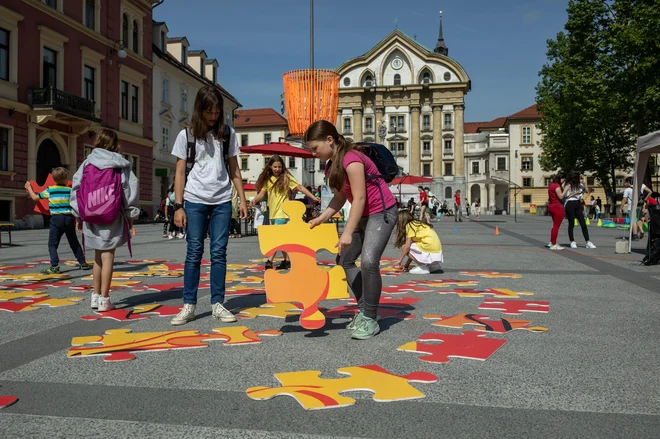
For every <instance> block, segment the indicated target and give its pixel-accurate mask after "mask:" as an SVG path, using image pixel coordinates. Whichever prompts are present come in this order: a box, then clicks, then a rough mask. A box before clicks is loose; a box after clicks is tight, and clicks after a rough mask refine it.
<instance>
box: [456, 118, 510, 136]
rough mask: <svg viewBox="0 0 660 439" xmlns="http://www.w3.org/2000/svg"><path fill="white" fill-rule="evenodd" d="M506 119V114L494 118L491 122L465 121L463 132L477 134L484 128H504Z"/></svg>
mask: <svg viewBox="0 0 660 439" xmlns="http://www.w3.org/2000/svg"><path fill="white" fill-rule="evenodd" d="M506 120H507V118H506V116H504V117H498V118H497V119H493V120H491V121H489V122H465V124H464V126H463V132H464V133H465V134H475V133H479V132H481V131H482V130H495V129H499V128H504V124H505V123H506Z"/></svg>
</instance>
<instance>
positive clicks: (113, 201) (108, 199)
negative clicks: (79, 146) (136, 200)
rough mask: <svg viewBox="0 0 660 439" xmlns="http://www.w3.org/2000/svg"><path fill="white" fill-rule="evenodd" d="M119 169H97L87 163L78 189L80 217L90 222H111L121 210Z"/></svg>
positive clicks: (121, 192)
mask: <svg viewBox="0 0 660 439" xmlns="http://www.w3.org/2000/svg"><path fill="white" fill-rule="evenodd" d="M122 194H123V191H122V186H121V169H119V168H106V169H99V168H97V167H96V166H94V165H92V164H89V163H88V164H87V166H85V169H84V171H83V175H82V178H81V181H80V188H79V189H78V194H77V195H78V196H77V199H78V211H79V213H80V219H81V220H82V221H84V222H86V223H90V224H111V223H112V222H113V221H114V220H115V219H117V216H119V214H120V213H121V211H122Z"/></svg>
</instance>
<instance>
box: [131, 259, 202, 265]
mask: <svg viewBox="0 0 660 439" xmlns="http://www.w3.org/2000/svg"><path fill="white" fill-rule="evenodd" d="M169 261H170V260H169V259H144V260H138V259H129V260H127V261H124V263H126V264H131V265H141V264H164V263H165V262H169ZM202 262H204V261H202ZM206 262H208V261H206Z"/></svg>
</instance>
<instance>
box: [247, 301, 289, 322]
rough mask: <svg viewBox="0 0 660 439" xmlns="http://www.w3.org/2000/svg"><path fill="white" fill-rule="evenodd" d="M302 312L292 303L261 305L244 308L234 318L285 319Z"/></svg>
mask: <svg viewBox="0 0 660 439" xmlns="http://www.w3.org/2000/svg"><path fill="white" fill-rule="evenodd" d="M301 312H302V310H301V309H300V308H299V307H298V306H297V305H295V304H293V303H286V302H280V303H272V304H266V305H261V306H259V307H256V308H245V309H243V310H241V311H240V312H239V313H238V314H236V317H243V318H244V319H254V318H256V317H260V316H263V317H277V318H280V319H285V318H287V317H289V316H297V315H300V313H301Z"/></svg>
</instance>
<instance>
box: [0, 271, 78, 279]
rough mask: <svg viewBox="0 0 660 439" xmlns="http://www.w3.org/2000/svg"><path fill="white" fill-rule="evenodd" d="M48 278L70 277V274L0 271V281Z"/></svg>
mask: <svg viewBox="0 0 660 439" xmlns="http://www.w3.org/2000/svg"><path fill="white" fill-rule="evenodd" d="M50 279H71V276H69V275H68V274H64V273H57V274H43V273H22V274H11V273H4V272H2V271H0V281H8V280H11V281H18V282H23V281H42V280H50Z"/></svg>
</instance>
